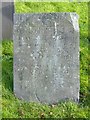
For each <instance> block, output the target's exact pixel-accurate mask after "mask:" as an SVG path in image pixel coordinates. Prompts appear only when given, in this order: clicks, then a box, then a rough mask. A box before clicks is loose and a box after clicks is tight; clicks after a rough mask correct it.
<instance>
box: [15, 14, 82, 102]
mask: <svg viewBox="0 0 90 120" xmlns="http://www.w3.org/2000/svg"><path fill="white" fill-rule="evenodd" d="M13 40H14V93H15V95H16V96H17V97H18V98H20V99H23V100H26V101H33V102H41V103H48V104H53V103H58V102H59V101H60V100H65V99H70V100H75V101H77V100H79V89H80V82H79V25H78V15H77V14H76V13H36V14H14V33H13Z"/></svg>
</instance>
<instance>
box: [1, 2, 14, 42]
mask: <svg viewBox="0 0 90 120" xmlns="http://www.w3.org/2000/svg"><path fill="white" fill-rule="evenodd" d="M12 1H13V0H12ZM13 13H14V3H13V2H2V40H7V39H8V40H11V39H13ZM0 14H1V11H0Z"/></svg>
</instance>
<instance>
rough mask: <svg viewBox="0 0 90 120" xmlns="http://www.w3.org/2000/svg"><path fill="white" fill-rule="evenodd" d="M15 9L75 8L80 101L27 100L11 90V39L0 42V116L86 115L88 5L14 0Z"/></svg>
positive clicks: (87, 103)
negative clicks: (49, 101) (78, 37)
mask: <svg viewBox="0 0 90 120" xmlns="http://www.w3.org/2000/svg"><path fill="white" fill-rule="evenodd" d="M15 9H16V12H17V13H22V12H24V13H27V12H30V13H31V12H76V13H77V14H78V15H79V25H80V102H79V104H77V103H75V102H73V101H61V102H60V103H58V104H57V105H52V106H49V105H45V104H40V103H27V102H25V101H21V100H19V99H18V98H16V97H15V96H14V94H13V42H12V41H8V40H6V41H3V42H2V91H3V92H2V108H3V109H2V117H3V118H70V119H71V118H88V119H89V118H90V114H88V111H90V109H89V102H90V100H89V97H88V75H89V74H88V61H89V60H90V56H88V39H89V38H88V6H87V3H54V2H49V3H30V2H29V3H28V2H17V3H15Z"/></svg>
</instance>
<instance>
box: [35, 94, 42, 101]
mask: <svg viewBox="0 0 90 120" xmlns="http://www.w3.org/2000/svg"><path fill="white" fill-rule="evenodd" d="M35 96H36V99H37V100H38V101H39V102H41V101H40V99H39V97H38V95H37V93H35Z"/></svg>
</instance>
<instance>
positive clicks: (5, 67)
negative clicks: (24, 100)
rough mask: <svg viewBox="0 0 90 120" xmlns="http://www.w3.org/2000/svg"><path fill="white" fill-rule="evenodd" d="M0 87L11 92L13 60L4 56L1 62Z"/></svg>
mask: <svg viewBox="0 0 90 120" xmlns="http://www.w3.org/2000/svg"><path fill="white" fill-rule="evenodd" d="M2 85H4V86H5V88H6V89H8V90H9V91H11V92H13V58H12V56H4V58H3V60H2Z"/></svg>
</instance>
